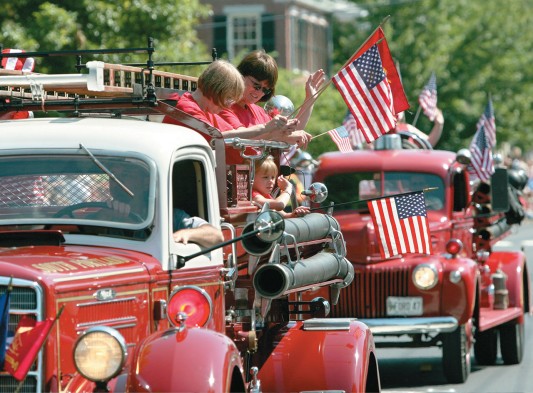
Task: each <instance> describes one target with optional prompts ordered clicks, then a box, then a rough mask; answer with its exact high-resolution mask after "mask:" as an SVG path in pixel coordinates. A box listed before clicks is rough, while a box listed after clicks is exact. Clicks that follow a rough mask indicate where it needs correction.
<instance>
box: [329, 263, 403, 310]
mask: <svg viewBox="0 0 533 393" xmlns="http://www.w3.org/2000/svg"><path fill="white" fill-rule="evenodd" d="M409 280H410V274H409V268H408V267H406V268H403V267H402V268H398V267H394V268H380V267H377V268H376V267H375V266H367V267H362V268H359V267H357V266H356V270H355V277H354V280H353V281H352V283H351V284H350V285H349V286H348V287H346V288H343V289H341V291H340V297H339V302H338V303H337V305H335V306H333V307H332V309H331V316H332V317H336V318H346V317H351V318H385V317H386V316H387V315H386V310H387V308H386V301H387V297H388V296H407V294H408V286H409Z"/></svg>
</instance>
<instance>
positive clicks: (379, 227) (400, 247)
mask: <svg viewBox="0 0 533 393" xmlns="http://www.w3.org/2000/svg"><path fill="white" fill-rule="evenodd" d="M368 208H369V210H370V215H371V217H372V221H373V223H374V229H375V231H376V236H377V238H378V243H379V246H380V252H381V256H382V258H390V257H392V256H395V255H399V254H405V253H422V254H430V253H431V245H430V236H429V225H428V220H427V214H426V204H425V201H424V193H423V192H422V191H417V192H412V193H408V194H401V195H394V196H391V197H387V198H380V199H374V200H370V201H368Z"/></svg>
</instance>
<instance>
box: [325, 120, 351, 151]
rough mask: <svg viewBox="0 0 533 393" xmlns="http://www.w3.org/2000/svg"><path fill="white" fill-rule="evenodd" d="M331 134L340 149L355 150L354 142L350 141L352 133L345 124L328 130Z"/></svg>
mask: <svg viewBox="0 0 533 393" xmlns="http://www.w3.org/2000/svg"><path fill="white" fill-rule="evenodd" d="M328 134H329V136H331V139H333V142H335V144H336V145H337V147H338V148H339V151H342V152H348V151H353V147H352V144H351V142H350V135H349V134H348V131H346V128H344V126H340V127H337V128H334V129H333V130H330V131H328Z"/></svg>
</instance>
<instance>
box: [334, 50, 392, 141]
mask: <svg viewBox="0 0 533 393" xmlns="http://www.w3.org/2000/svg"><path fill="white" fill-rule="evenodd" d="M333 83H334V84H335V86H336V87H337V90H339V93H340V94H341V96H342V98H343V99H344V101H345V102H346V105H347V106H348V109H349V110H350V112H352V114H353V116H354V118H355V121H356V122H357V126H358V128H359V130H361V132H362V133H363V136H364V137H365V140H366V141H367V142H368V143H370V142H372V141H373V140H375V139H377V138H378V137H380V136H381V135H383V134H386V133H387V132H389V131H390V130H391V129H393V128H394V126H395V124H396V116H395V110H394V106H393V94H392V91H391V86H390V84H389V81H388V80H387V78H386V75H385V72H384V70H383V64H382V61H381V56H380V53H379V51H378V47H377V45H373V46H371V47H370V48H369V49H368V50H367V51H365V52H364V53H363V54H361V56H359V57H358V58H356V59H355V60H354V61H352V62H350V63H349V64H347V65H346V66H345V67H343V68H342V69H341V70H340V71H339V72H338V73H337V74H336V75H335V76H334V77H333Z"/></svg>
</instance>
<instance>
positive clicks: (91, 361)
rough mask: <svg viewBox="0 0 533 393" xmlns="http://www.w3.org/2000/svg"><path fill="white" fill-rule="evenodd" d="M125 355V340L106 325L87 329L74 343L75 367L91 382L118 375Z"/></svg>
mask: <svg viewBox="0 0 533 393" xmlns="http://www.w3.org/2000/svg"><path fill="white" fill-rule="evenodd" d="M126 355H127V350H126V340H124V337H122V335H121V334H120V333H119V332H118V331H116V330H115V329H113V328H110V327H108V326H96V327H93V328H90V329H87V330H86V331H85V332H84V333H83V334H82V335H81V336H80V337H79V338H78V340H77V341H76V344H75V345H74V364H75V365H76V369H77V370H78V372H79V373H80V374H81V375H83V377H85V378H87V379H88V380H89V381H93V382H101V381H108V380H109V379H111V378H113V377H115V376H116V375H118V373H119V372H120V370H122V367H123V366H124V363H125V361H126Z"/></svg>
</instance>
